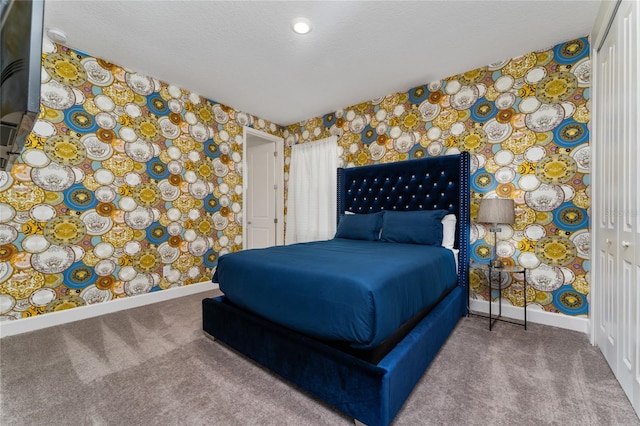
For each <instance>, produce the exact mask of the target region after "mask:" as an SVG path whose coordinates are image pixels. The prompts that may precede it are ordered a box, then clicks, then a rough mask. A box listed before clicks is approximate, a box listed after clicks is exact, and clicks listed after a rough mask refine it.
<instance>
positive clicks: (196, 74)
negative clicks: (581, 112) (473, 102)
mask: <svg viewBox="0 0 640 426" xmlns="http://www.w3.org/2000/svg"><path fill="white" fill-rule="evenodd" d="M599 7H600V1H598V0H583V1H578V0H576V1H573V0H564V1H560V0H554V1H528V0H501V1H480V0H479V1H456V0H448V1H310V2H309V1H285V2H279V1H166V0H164V1H132V0H128V1H98V0H93V1H91V0H77V1H74V0H46V2H45V8H46V9H45V26H46V27H57V28H60V29H62V30H64V31H65V32H66V33H67V34H68V41H67V43H66V44H67V45H68V46H70V47H72V48H75V49H77V50H80V51H83V52H86V53H88V54H90V55H92V56H97V57H101V58H103V59H106V60H109V61H111V62H114V63H117V64H120V65H123V66H126V67H127V68H129V69H132V70H135V71H137V72H140V73H143V74H147V75H150V76H152V77H156V78H158V79H161V80H164V81H166V82H169V83H171V84H174V85H177V86H180V87H183V88H185V89H189V90H192V91H194V92H196V93H198V94H200V95H202V96H205V97H207V98H210V99H213V100H215V101H217V102H222V103H225V104H227V105H230V106H232V107H234V108H236V109H239V110H242V111H244V112H248V113H250V114H253V115H256V116H258V117H260V118H263V119H267V120H271V121H273V122H276V123H278V124H282V125H287V124H291V123H294V122H298V121H301V120H304V119H308V118H312V117H316V116H320V115H323V114H326V113H328V112H331V111H334V110H336V109H339V108H342V107H345V106H350V105H354V104H357V103H360V102H363V101H367V100H370V99H373V98H376V97H379V96H384V95H387V94H390V93H394V92H396V91H406V90H408V89H410V88H412V87H414V86H417V85H420V84H425V83H428V82H430V81H432V80H437V79H440V78H444V77H448V76H450V75H453V74H457V73H461V72H464V71H468V70H471V69H474V68H477V67H480V66H484V65H488V64H490V63H493V62H497V61H500V60H503V59H507V58H511V57H513V56H517V55H521V54H524V53H527V52H530V51H533V50H538V49H542V48H547V47H549V46H551V45H553V44H557V43H559V42H562V41H565V40H569V39H571V38H575V37H579V36H584V35H587V34H589V33H590V32H591V30H592V27H593V24H594V22H595V19H596V16H597V13H598V10H599ZM300 16H302V17H305V18H307V19H309V20H311V22H312V25H313V29H312V31H311V33H309V34H307V35H305V36H299V35H296V34H294V33H293V32H292V31H291V29H290V24H291V20H292V19H293V18H296V17H300Z"/></svg>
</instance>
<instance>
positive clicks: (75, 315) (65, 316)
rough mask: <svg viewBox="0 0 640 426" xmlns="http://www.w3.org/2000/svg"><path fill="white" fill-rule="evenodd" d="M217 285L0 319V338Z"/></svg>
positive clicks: (147, 294)
mask: <svg viewBox="0 0 640 426" xmlns="http://www.w3.org/2000/svg"><path fill="white" fill-rule="evenodd" d="M217 288H218V284H214V283H212V282H211V281H207V282H202V283H197V284H190V285H187V286H183V287H174V288H169V289H167V290H162V291H154V292H153V293H146V294H141V295H138V296H132V297H126V298H123V299H115V300H111V301H109V302H105V303H98V304H95V305H86V306H81V307H78V308H73V309H67V310H64V311H58V312H52V313H50V314H44V315H38V316H35V317H29V318H23V319H18V320H13V321H2V322H0V338H3V337H7V336H13V335H16V334H21V333H27V332H29V331H34V330H40V329H42V328H47V327H53V326H55V325H60V324H65V323H68V322H73V321H79V320H83V319H87V318H92V317H97V316H99V315H105V314H110V313H112V312H117V311H122V310H124V309H131V308H137V307H139V306H144V305H149V304H151V303H157V302H162V301H164V300H169V299H175V298H178V297H183V296H188V295H190V294H196V293H202V292H205V291H213V290H216V289H217Z"/></svg>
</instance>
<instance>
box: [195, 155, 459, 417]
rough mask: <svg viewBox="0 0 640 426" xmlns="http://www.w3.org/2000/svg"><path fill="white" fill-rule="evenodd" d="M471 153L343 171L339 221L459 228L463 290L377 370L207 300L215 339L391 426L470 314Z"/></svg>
mask: <svg viewBox="0 0 640 426" xmlns="http://www.w3.org/2000/svg"><path fill="white" fill-rule="evenodd" d="M469 203H470V189H469V154H468V153H461V154H457V155H450V156H442V157H433V158H427V159H421V160H411V161H401V162H397V163H388V164H378V165H373V166H364V167H354V168H347V169H339V170H338V202H337V216H338V219H339V217H340V215H341V214H343V213H344V212H345V211H351V212H354V213H375V212H378V211H382V210H398V211H406V210H431V209H446V210H449V211H450V212H452V213H455V214H456V216H457V218H458V221H457V230H456V245H455V247H456V248H458V249H459V250H460V251H459V254H458V285H457V286H456V287H455V288H454V289H453V290H452V291H451V292H450V293H449V294H448V295H447V296H446V297H445V298H444V299H443V300H442V301H440V303H439V304H438V305H436V306H435V307H434V309H433V310H431V311H430V312H429V313H428V314H427V315H426V316H425V317H424V318H423V319H422V320H421V321H420V322H418V324H417V325H416V326H415V327H414V328H413V329H412V330H411V331H409V333H408V334H407V335H406V337H404V338H403V339H402V340H401V341H400V342H399V343H398V344H397V345H396V346H395V347H394V348H393V349H391V351H389V352H388V353H387V354H386V356H384V357H383V358H382V359H381V360H380V362H378V363H377V364H372V363H369V362H365V361H363V360H362V359H359V358H357V357H355V356H353V355H350V354H348V353H345V352H343V351H340V350H339V349H337V348H335V347H333V346H329V345H327V344H324V343H322V342H319V341H317V340H314V339H313V338H310V337H308V336H305V335H302V334H300V333H297V332H294V331H292V330H289V329H287V328H284V327H282V326H279V325H277V324H274V323H272V322H269V321H267V320H265V319H263V318H261V317H258V316H256V315H254V314H252V313H250V312H247V311H245V310H243V309H240V308H238V307H236V306H235V305H233V304H231V303H230V302H229V301H227V300H226V299H225V298H224V296H221V297H216V298H210V299H204V300H203V301H202V314H203V329H204V331H205V332H206V333H208V334H209V335H210V336H212V337H214V338H215V339H217V340H220V341H222V342H223V343H225V344H226V345H228V346H230V347H231V348H233V349H235V350H236V351H238V352H240V353H241V354H244V355H246V356H247V357H249V358H251V359H253V360H254V361H256V362H258V363H259V364H261V365H263V366H264V367H266V368H268V369H269V370H271V371H273V372H275V373H277V374H279V375H280V376H282V377H283V378H285V379H287V380H289V381H290V382H292V383H294V384H295V385H297V386H299V387H300V388H302V389H304V390H305V391H307V392H309V393H311V394H312V395H314V396H316V397H318V398H320V399H321V400H323V401H325V402H326V403H327V404H329V405H331V406H333V407H335V408H337V409H338V410H340V411H342V412H344V413H346V414H347V415H349V416H351V417H353V418H354V419H355V420H356V423H363V424H367V425H370V426H376V425H388V424H389V423H391V421H392V420H393V418H394V417H395V416H396V414H397V413H398V411H400V409H401V408H402V405H403V404H404V402H405V400H406V399H407V398H408V396H409V394H410V393H411V391H412V390H413V388H414V386H415V385H416V383H417V382H418V380H419V379H420V377H422V375H423V373H424V372H425V371H426V369H427V367H428V366H429V364H430V363H431V361H432V360H433V358H435V356H436V354H437V353H438V351H439V349H440V347H441V346H442V345H443V344H444V343H445V341H446V340H447V338H448V337H449V335H450V334H451V332H452V331H453V329H454V328H455V326H456V324H457V323H458V321H459V319H460V318H461V317H462V316H464V315H466V313H467V312H468V275H469V266H468V265H469V226H470V219H469Z"/></svg>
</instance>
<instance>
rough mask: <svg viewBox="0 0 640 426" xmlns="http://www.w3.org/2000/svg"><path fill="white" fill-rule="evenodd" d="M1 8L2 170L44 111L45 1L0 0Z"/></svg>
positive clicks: (0, 129) (0, 90)
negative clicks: (42, 109)
mask: <svg viewBox="0 0 640 426" xmlns="http://www.w3.org/2000/svg"><path fill="white" fill-rule="evenodd" d="M0 7H1V9H0V12H1V15H0V16H1V21H0V23H1V25H2V29H1V32H0V68H1V69H2V77H1V80H0V122H1V126H0V170H6V169H10V168H11V165H12V164H13V162H14V161H15V160H16V158H17V157H18V155H19V154H20V151H21V150H22V147H23V146H24V139H25V138H26V137H27V135H28V134H29V132H30V131H31V129H32V128H33V125H34V123H35V120H36V118H37V116H38V113H39V112H40V81H41V80H40V71H41V56H42V34H43V18H44V0H0Z"/></svg>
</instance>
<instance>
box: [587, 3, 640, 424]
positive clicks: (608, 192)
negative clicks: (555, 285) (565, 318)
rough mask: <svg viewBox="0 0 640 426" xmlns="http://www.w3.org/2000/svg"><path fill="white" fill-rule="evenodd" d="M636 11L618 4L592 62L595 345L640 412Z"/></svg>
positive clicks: (639, 40)
mask: <svg viewBox="0 0 640 426" xmlns="http://www.w3.org/2000/svg"><path fill="white" fill-rule="evenodd" d="M639 19H640V7H639V6H638V3H637V2H635V1H623V2H621V4H620V8H619V9H618V12H617V14H616V17H615V19H614V21H613V24H612V26H611V28H610V30H609V34H608V36H607V38H606V39H605V41H604V44H603V46H602V49H601V50H600V52H599V54H598V61H597V62H598V63H597V67H598V68H597V70H598V71H597V74H598V75H597V80H596V87H597V95H598V97H597V102H598V114H597V117H596V120H597V126H598V131H597V145H596V157H597V159H596V168H597V171H599V172H600V173H597V174H598V182H597V190H598V191H599V194H601V195H600V197H599V199H600V201H599V203H598V207H599V209H598V218H599V219H598V220H597V223H596V224H595V226H596V232H597V233H598V236H597V237H596V246H597V262H598V271H599V273H598V277H597V278H598V287H597V289H596V296H597V299H598V300H599V303H598V306H599V307H598V309H597V312H596V321H597V325H596V327H597V328H596V343H597V344H598V346H599V347H600V348H601V350H602V353H603V354H604V356H605V358H606V359H607V361H608V362H609V365H610V366H611V369H612V371H613V372H614V374H615V375H616V378H617V379H618V381H619V382H620V385H621V386H622V388H623V389H624V391H625V393H626V394H627V396H628V398H629V400H630V401H631V403H632V405H633V407H634V409H635V410H636V412H637V413H640V338H639V336H638V334H640V246H639V244H640V196H639V193H640V172H638V164H640V150H639V149H638V143H639V141H640V125H639V124H638V122H639V121H640V109H639V108H638V103H639V102H640V73H639V70H640V64H639V61H640V56H639V55H638V52H639V51H640V33H639V31H638V21H639Z"/></svg>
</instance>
